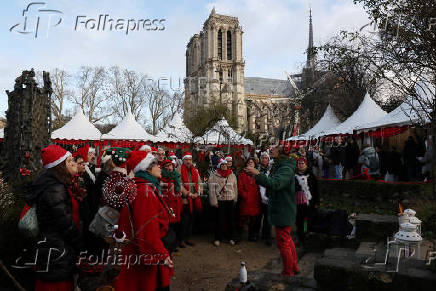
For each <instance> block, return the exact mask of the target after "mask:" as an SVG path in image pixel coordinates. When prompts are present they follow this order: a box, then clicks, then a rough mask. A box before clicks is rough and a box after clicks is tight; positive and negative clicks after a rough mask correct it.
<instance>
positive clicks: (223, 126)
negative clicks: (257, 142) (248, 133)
mask: <svg viewBox="0 0 436 291" xmlns="http://www.w3.org/2000/svg"><path fill="white" fill-rule="evenodd" d="M202 140H203V142H204V143H205V144H238V145H253V142H252V141H251V140H249V139H247V138H244V137H243V136H241V135H239V134H238V133H237V132H236V131H234V130H233V128H232V127H231V126H230V125H229V123H228V122H227V120H226V119H225V118H223V119H221V120H220V121H218V122H217V123H216V124H215V125H214V127H213V128H212V129H210V130H208V131H207V132H206V133H205V134H204V135H203V137H202Z"/></svg>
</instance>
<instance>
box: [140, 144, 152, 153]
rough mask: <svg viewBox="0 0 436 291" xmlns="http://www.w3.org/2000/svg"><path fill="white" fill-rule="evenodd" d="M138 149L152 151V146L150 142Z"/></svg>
mask: <svg viewBox="0 0 436 291" xmlns="http://www.w3.org/2000/svg"><path fill="white" fill-rule="evenodd" d="M138 151H145V152H150V151H151V147H150V146H149V145H148V144H144V145H142V146H140V147H139V149H138Z"/></svg>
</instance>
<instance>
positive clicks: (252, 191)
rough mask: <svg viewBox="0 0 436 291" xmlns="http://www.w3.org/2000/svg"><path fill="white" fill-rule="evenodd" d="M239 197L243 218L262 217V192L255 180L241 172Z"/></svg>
mask: <svg viewBox="0 0 436 291" xmlns="http://www.w3.org/2000/svg"><path fill="white" fill-rule="evenodd" d="M238 195H239V197H240V199H241V200H240V205H241V209H240V211H241V216H254V215H260V207H261V206H260V203H261V199H260V191H259V186H258V185H257V184H256V182H255V181H254V178H253V177H251V176H249V175H247V174H246V173H245V172H241V173H240V174H239V176H238Z"/></svg>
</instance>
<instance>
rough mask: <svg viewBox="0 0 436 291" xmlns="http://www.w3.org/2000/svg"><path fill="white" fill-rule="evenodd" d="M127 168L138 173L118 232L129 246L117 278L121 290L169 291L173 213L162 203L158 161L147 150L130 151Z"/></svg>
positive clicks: (171, 263)
mask: <svg viewBox="0 0 436 291" xmlns="http://www.w3.org/2000/svg"><path fill="white" fill-rule="evenodd" d="M127 165H128V169H129V170H131V171H133V173H134V174H135V178H134V181H135V183H136V186H137V195H136V197H134V199H133V200H129V202H128V203H126V205H125V206H124V208H123V209H122V211H121V214H120V219H119V230H120V231H123V232H124V233H125V234H126V235H127V237H128V238H129V240H130V243H129V244H128V245H126V246H125V247H124V248H123V252H122V258H123V259H124V260H127V262H126V264H123V265H122V267H121V271H120V274H119V276H118V277H117V278H116V279H115V288H116V290H117V291H119V290H129V291H130V290H144V291H147V290H149V291H155V290H169V285H170V279H171V276H172V275H173V273H174V271H173V261H172V259H171V257H170V252H171V250H169V249H168V247H167V246H166V245H165V244H164V242H165V238H167V237H168V235H169V231H170V229H169V222H170V216H171V215H172V214H171V211H170V209H169V208H168V206H167V205H166V204H165V202H164V201H163V200H162V197H161V195H162V193H161V187H160V182H159V178H161V168H160V166H159V162H158V159H157V158H155V157H154V156H153V155H152V154H150V153H147V152H145V151H134V152H131V154H130V157H129V159H128V162H127Z"/></svg>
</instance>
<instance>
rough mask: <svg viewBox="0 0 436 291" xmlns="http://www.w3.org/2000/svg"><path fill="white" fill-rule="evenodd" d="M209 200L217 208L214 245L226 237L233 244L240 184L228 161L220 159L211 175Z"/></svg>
mask: <svg viewBox="0 0 436 291" xmlns="http://www.w3.org/2000/svg"><path fill="white" fill-rule="evenodd" d="M208 183H209V202H210V205H211V206H212V207H214V208H216V221H215V240H214V245H215V246H217V247H218V246H219V245H220V243H221V240H222V239H223V228H224V227H225V229H226V233H225V238H226V240H228V242H229V243H230V244H231V245H234V244H235V241H234V237H233V235H234V233H233V213H234V211H233V208H234V206H235V203H236V201H237V200H238V185H237V180H236V176H235V174H233V172H232V170H230V169H229V168H228V167H227V161H226V160H225V159H220V160H219V161H218V165H217V170H216V171H214V172H212V173H211V175H210V177H209V181H208Z"/></svg>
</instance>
